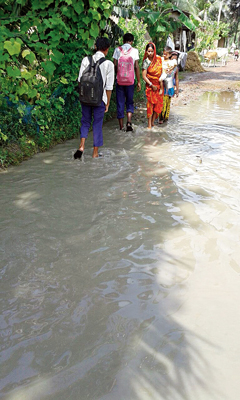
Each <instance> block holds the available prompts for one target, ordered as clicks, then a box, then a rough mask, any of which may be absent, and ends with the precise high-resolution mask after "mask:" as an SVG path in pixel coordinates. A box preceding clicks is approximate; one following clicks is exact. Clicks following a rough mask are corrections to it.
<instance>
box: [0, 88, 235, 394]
mask: <svg viewBox="0 0 240 400" xmlns="http://www.w3.org/2000/svg"><path fill="white" fill-rule="evenodd" d="M239 115H240V96H239V94H234V93H228V92H224V93H221V94H216V93H206V94H205V95H204V96H203V98H202V99H200V100H199V101H198V102H195V103H192V104H191V105H188V106H184V105H182V106H181V107H176V108H175V109H174V113H173V112H172V114H171V117H170V121H169V123H168V124H167V125H165V126H163V127H158V128H154V131H151V132H147V131H146V129H145V128H144V126H138V127H136V129H135V132H134V133H131V132H127V133H126V132H124V133H122V132H119V131H118V130H117V129H116V126H117V121H111V122H109V123H107V124H105V127H104V131H105V137H104V147H103V148H102V153H103V155H104V157H103V158H100V159H95V160H93V159H92V158H91V153H92V148H91V143H92V135H91V134H90V137H89V140H88V142H87V148H86V151H85V155H84V158H83V160H77V161H75V160H73V158H72V155H73V153H74V151H75V149H76V148H77V146H78V140H72V141H68V142H67V143H65V144H63V145H58V146H57V147H55V148H54V149H53V150H51V151H49V152H47V153H43V154H37V155H36V156H35V157H34V158H33V159H31V160H29V161H26V162H24V163H23V164H22V165H20V166H19V167H14V168H9V171H8V172H7V173H2V174H0V183H1V193H2V196H1V200H0V210H1V247H0V254H1V280H0V285H1V317H0V329H1V336H0V337H1V353H0V360H1V371H0V398H1V399H4V400H42V399H44V400H66V399H69V400H87V399H90V400H95V399H97V400H112V399H117V400H193V399H194V400H236V399H238V398H239V390H240V383H239V371H240V361H239V354H240V339H239V338H240V320H239V304H240V256H239V243H240V179H239V177H240V158H239V154H240V118H239ZM145 126H146V124H145Z"/></svg>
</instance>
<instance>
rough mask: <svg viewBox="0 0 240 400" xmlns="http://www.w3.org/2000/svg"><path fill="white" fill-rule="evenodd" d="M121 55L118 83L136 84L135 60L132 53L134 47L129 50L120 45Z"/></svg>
mask: <svg viewBox="0 0 240 400" xmlns="http://www.w3.org/2000/svg"><path fill="white" fill-rule="evenodd" d="M119 50H120V53H121V55H120V57H119V59H118V72H117V83H118V85H123V86H130V85H133V84H134V61H133V58H132V57H131V55H130V53H131V51H132V47H130V49H129V50H127V51H124V50H123V49H122V47H119Z"/></svg>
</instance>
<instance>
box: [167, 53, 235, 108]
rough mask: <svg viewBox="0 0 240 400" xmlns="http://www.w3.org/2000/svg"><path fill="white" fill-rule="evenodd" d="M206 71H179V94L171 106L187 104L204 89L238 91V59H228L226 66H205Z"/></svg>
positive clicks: (204, 90)
mask: <svg viewBox="0 0 240 400" xmlns="http://www.w3.org/2000/svg"><path fill="white" fill-rule="evenodd" d="M205 70H206V72H202V73H194V72H187V71H184V72H181V73H180V83H179V87H180V95H179V97H178V98H174V99H172V106H173V107H174V106H177V105H179V104H188V103H189V102H190V101H192V100H194V99H196V98H198V97H199V96H200V95H201V94H202V93H203V92H206V91H211V92H212V91H218V92H220V91H228V90H230V91H240V60H238V61H234V60H233V59H231V60H229V61H228V63H227V65H226V66H221V65H217V67H213V66H211V67H208V68H206V67H205Z"/></svg>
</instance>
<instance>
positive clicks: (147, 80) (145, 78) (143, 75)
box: [142, 69, 157, 92]
mask: <svg viewBox="0 0 240 400" xmlns="http://www.w3.org/2000/svg"><path fill="white" fill-rule="evenodd" d="M142 77H143V80H144V81H145V82H146V83H147V84H148V85H149V86H150V87H151V86H152V89H153V91H154V92H156V90H157V86H154V85H153V84H152V82H151V81H150V80H149V79H148V77H147V70H146V69H143V70H142Z"/></svg>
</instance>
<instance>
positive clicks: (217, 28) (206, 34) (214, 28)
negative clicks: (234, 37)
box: [195, 21, 229, 52]
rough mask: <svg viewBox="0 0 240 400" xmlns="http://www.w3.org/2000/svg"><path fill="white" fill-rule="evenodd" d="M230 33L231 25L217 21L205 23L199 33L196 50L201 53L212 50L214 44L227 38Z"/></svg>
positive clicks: (200, 27) (201, 25)
mask: <svg viewBox="0 0 240 400" xmlns="http://www.w3.org/2000/svg"><path fill="white" fill-rule="evenodd" d="M228 33H229V24H226V23H224V22H220V23H219V25H218V23H217V21H203V22H202V23H201V24H200V26H199V29H198V31H197V41H196V44H195V49H196V50H197V51H198V52H201V51H202V50H203V49H207V50H208V49H211V48H213V47H214V42H215V41H216V40H219V39H220V38H221V37H227V36H228Z"/></svg>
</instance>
